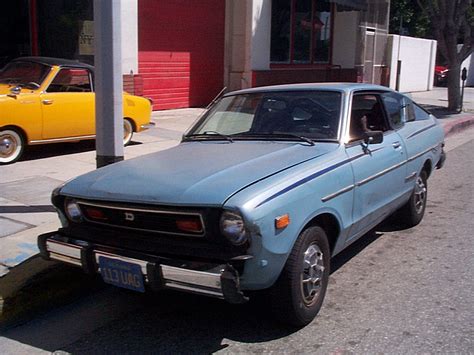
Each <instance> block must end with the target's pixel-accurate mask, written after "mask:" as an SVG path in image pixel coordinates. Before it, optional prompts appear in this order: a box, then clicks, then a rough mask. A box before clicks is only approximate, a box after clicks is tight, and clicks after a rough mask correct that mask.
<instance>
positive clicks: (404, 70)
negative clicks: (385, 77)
mask: <svg viewBox="0 0 474 355" xmlns="http://www.w3.org/2000/svg"><path fill="white" fill-rule="evenodd" d="M388 51H389V53H388V63H389V65H390V87H391V88H392V89H395V88H396V84H397V67H398V61H401V70H400V87H399V91H401V92H411V91H426V90H432V89H433V77H434V67H435V60H436V41H433V40H427V39H421V38H413V37H405V36H398V35H389V45H388Z"/></svg>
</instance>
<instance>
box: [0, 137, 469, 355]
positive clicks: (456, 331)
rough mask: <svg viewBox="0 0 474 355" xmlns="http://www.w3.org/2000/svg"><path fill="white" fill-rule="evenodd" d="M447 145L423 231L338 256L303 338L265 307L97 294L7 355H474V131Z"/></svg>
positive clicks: (370, 238)
mask: <svg viewBox="0 0 474 355" xmlns="http://www.w3.org/2000/svg"><path fill="white" fill-rule="evenodd" d="M447 147H448V160H447V162H446V166H445V167H444V168H443V169H441V170H438V171H435V173H434V174H433V176H432V177H431V178H430V179H429V181H428V183H429V194H428V206H427V210H426V215H425V218H424V220H423V222H422V223H421V224H420V225H419V226H417V227H415V228H413V229H408V230H400V229H399V228H397V226H396V225H393V224H391V223H384V224H383V225H382V226H380V227H379V228H377V229H376V231H375V232H374V233H371V234H369V235H366V236H365V237H364V238H363V239H361V240H360V241H359V242H357V243H356V244H354V245H353V246H352V247H351V248H349V249H348V250H347V251H345V252H343V253H342V254H340V255H339V256H337V257H336V258H335V259H334V260H333V263H332V274H331V278H330V286H329V289H328V293H327V296H326V300H325V303H324V305H323V308H322V310H321V312H320V314H319V316H318V317H317V318H316V320H315V321H313V323H311V324H310V325H309V326H307V327H305V328H303V329H300V330H295V329H288V328H285V327H283V326H281V325H280V324H278V323H275V322H274V321H272V320H271V319H270V318H269V317H268V315H267V314H266V313H265V311H264V307H263V305H264V302H263V305H262V304H261V303H260V304H256V303H255V304H254V303H252V304H247V305H241V306H233V305H228V304H226V303H224V302H223V301H219V300H214V299H208V298H204V297H199V296H194V295H184V294H179V293H174V292H169V293H163V294H146V295H141V294H135V293H131V292H127V291H122V290H120V289H116V288H113V287H108V286H105V287H103V288H101V289H99V290H97V289H94V288H93V287H92V286H91V291H90V292H87V293H86V295H84V296H81V297H80V298H79V299H76V300H75V301H74V302H72V303H70V304H68V305H65V306H61V307H56V308H53V309H50V310H48V311H47V312H45V313H43V314H41V315H39V316H36V317H35V318H34V319H32V320H31V321H29V322H28V323H25V324H23V325H20V326H17V327H15V328H13V329H9V330H7V331H6V332H4V333H3V334H2V336H1V337H0V349H2V350H0V352H1V353H2V354H19V353H29V354H35V353H43V352H54V351H58V352H59V353H62V352H66V353H73V354H93V353H120V354H121V353H173V354H175V353H213V352H222V353H261V352H274V353H281V352H285V353H317V354H352V353H355V354H374V353H387V354H420V353H423V354H431V353H438V354H446V353H456V354H469V353H474V296H473V295H474V272H473V270H474V239H473V231H474V219H473V216H474V213H473V212H474V194H473V188H474V183H473V176H474V153H473V152H474V130H473V129H470V130H468V131H465V132H464V133H462V134H459V135H456V136H453V137H452V138H449V140H448V142H447ZM70 282H74V280H73V279H71V280H70ZM91 284H92V283H91Z"/></svg>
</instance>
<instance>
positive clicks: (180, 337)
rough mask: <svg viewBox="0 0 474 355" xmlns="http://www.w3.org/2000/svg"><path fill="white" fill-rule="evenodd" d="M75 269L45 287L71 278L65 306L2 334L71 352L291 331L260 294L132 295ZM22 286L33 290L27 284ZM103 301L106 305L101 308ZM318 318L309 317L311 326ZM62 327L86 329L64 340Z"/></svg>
mask: <svg viewBox="0 0 474 355" xmlns="http://www.w3.org/2000/svg"><path fill="white" fill-rule="evenodd" d="M380 229H381V228H380V227H377V228H375V229H374V230H373V231H372V232H370V233H367V234H366V235H365V236H363V237H362V238H360V239H359V240H358V241H356V242H355V243H353V244H352V245H351V246H350V247H348V248H347V249H346V250H344V251H343V252H341V253H340V254H339V255H337V256H336V257H335V258H333V260H332V263H331V268H332V270H331V271H332V272H335V271H337V270H338V269H339V268H341V267H343V266H344V265H345V264H346V263H347V262H348V261H349V260H351V259H352V258H353V257H355V256H356V255H357V254H359V253H360V252H361V251H362V250H364V249H365V248H366V247H367V246H369V245H370V244H372V243H373V242H375V241H376V240H377V239H379V238H380V237H381V236H383V233H382V232H380ZM78 272H79V274H80V273H81V271H80V270H79V269H71V268H67V269H62V273H61V274H60V276H59V278H58V279H57V280H58V281H59V282H60V283H58V284H56V285H55V284H54V283H53V282H49V283H48V284H47V285H46V286H45V287H46V288H47V290H48V294H54V292H55V290H56V289H62V288H64V286H65V285H67V284H70V285H76V292H77V295H74V294H72V293H69V304H66V305H65V303H64V300H62V301H60V302H55V301H54V297H53V298H52V300H53V301H52V302H50V303H49V307H50V309H49V311H48V312H47V313H46V314H45V316H44V317H42V318H43V319H41V320H38V319H35V320H33V322H30V323H28V324H26V325H25V327H26V329H23V330H22V331H17V330H16V329H15V328H10V329H9V330H7V331H6V332H5V334H4V335H3V336H5V337H7V338H9V339H12V340H16V341H18V342H21V343H24V344H29V345H31V346H34V347H36V348H39V349H43V350H46V351H56V350H62V351H65V352H68V353H73V354H90V353H103V352H107V353H120V354H123V353H173V354H174V353H214V352H216V351H219V350H223V349H225V348H226V347H228V346H229V343H231V342H233V341H235V342H242V343H249V344H257V345H258V344H259V343H262V342H268V341H272V340H277V339H281V338H284V337H287V336H288V335H290V334H292V333H295V332H297V331H298V329H295V328H289V327H287V326H285V325H283V324H281V323H277V322H276V321H275V320H274V319H273V318H272V317H271V316H270V314H269V312H268V310H267V307H266V306H267V304H268V302H267V300H266V299H264V298H263V297H256V300H255V301H251V302H249V303H247V304H243V305H231V304H228V303H226V302H225V301H222V300H218V299H213V298H208V297H203V296H198V295H193V294H185V293H179V292H174V291H162V292H159V293H151V292H150V293H146V294H139V293H134V292H132V291H127V290H122V289H117V288H114V287H112V286H106V285H103V287H102V288H101V286H100V285H99V286H98V284H97V277H95V278H94V277H91V276H88V277H84V276H82V277H81V278H80V279H79V282H76V281H77V277H78V276H79V275H78ZM71 280H73V281H71ZM99 284H100V282H99ZM78 285H80V287H79V288H80V291H78V288H77V286H78ZM42 287H43V285H42V284H38V285H37V288H42ZM98 287H99V290H97V289H98ZM37 291H38V289H37ZM41 292H42V291H40V293H41ZM29 293H30V294H33V295H34V294H35V291H33V290H30V291H29ZM104 293H105V294H106V295H105V296H104V295H103V294H104ZM104 300H106V301H104ZM103 303H105V304H106V305H107V307H105V308H104V307H103V305H102V304H103ZM323 307H324V306H323ZM52 308H54V309H52ZM94 308H95V310H94ZM97 309H98V310H97ZM78 310H79V311H78ZM42 311H43V312H44V310H42ZM111 313H112V314H111ZM37 315H38V314H36V316H37ZM104 319H105V320H104ZM318 322H319V320H318V318H316V319H315V321H314V324H315V326H316V327H317V326H318ZM91 323H92V324H91ZM58 324H60V325H59V326H58ZM61 324H63V325H62V326H61ZM58 328H60V329H58ZM68 328H69V329H68ZM301 331H304V330H301ZM68 333H71V334H73V335H77V334H86V335H84V336H83V337H82V338H80V339H77V338H74V337H73V336H71V339H70V340H69V339H68V340H65V337H67V336H66V334H68ZM65 344H68V345H65Z"/></svg>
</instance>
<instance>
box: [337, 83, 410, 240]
mask: <svg viewBox="0 0 474 355" xmlns="http://www.w3.org/2000/svg"><path fill="white" fill-rule="evenodd" d="M388 118H389V115H387V112H386V110H385V105H384V100H383V93H377V92H375V93H373V92H372V93H371V92H357V93H354V94H353V97H352V108H351V117H350V120H351V123H350V131H349V135H350V140H349V143H348V144H346V153H347V155H348V156H349V158H350V159H351V161H352V162H351V164H352V168H353V172H354V203H353V225H352V227H351V231H350V233H349V240H350V239H354V238H357V237H359V236H361V235H362V234H364V233H365V232H367V231H368V229H370V228H372V227H373V226H375V225H376V224H377V223H379V222H380V221H381V220H382V219H383V218H385V217H386V216H388V215H389V214H390V213H391V212H392V211H393V208H394V206H395V205H396V203H397V201H398V200H399V198H400V196H401V195H402V193H403V186H404V179H405V176H406V167H405V163H406V152H405V148H404V146H403V142H402V141H401V138H400V136H399V135H398V133H397V132H396V130H394V129H393V128H392V126H391V125H390V124H389V121H388ZM360 121H365V124H361V123H360ZM364 125H366V127H365V129H367V130H372V131H382V132H383V141H382V142H381V143H377V144H369V145H366V144H364V142H363V136H364V132H363V129H364V128H363V127H362V126H364Z"/></svg>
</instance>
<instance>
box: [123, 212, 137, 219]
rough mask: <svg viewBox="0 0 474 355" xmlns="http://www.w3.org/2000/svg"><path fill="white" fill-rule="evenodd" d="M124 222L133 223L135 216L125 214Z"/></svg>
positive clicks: (128, 213)
mask: <svg viewBox="0 0 474 355" xmlns="http://www.w3.org/2000/svg"><path fill="white" fill-rule="evenodd" d="M125 220H126V221H134V220H135V215H134V214H133V213H131V212H125Z"/></svg>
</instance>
